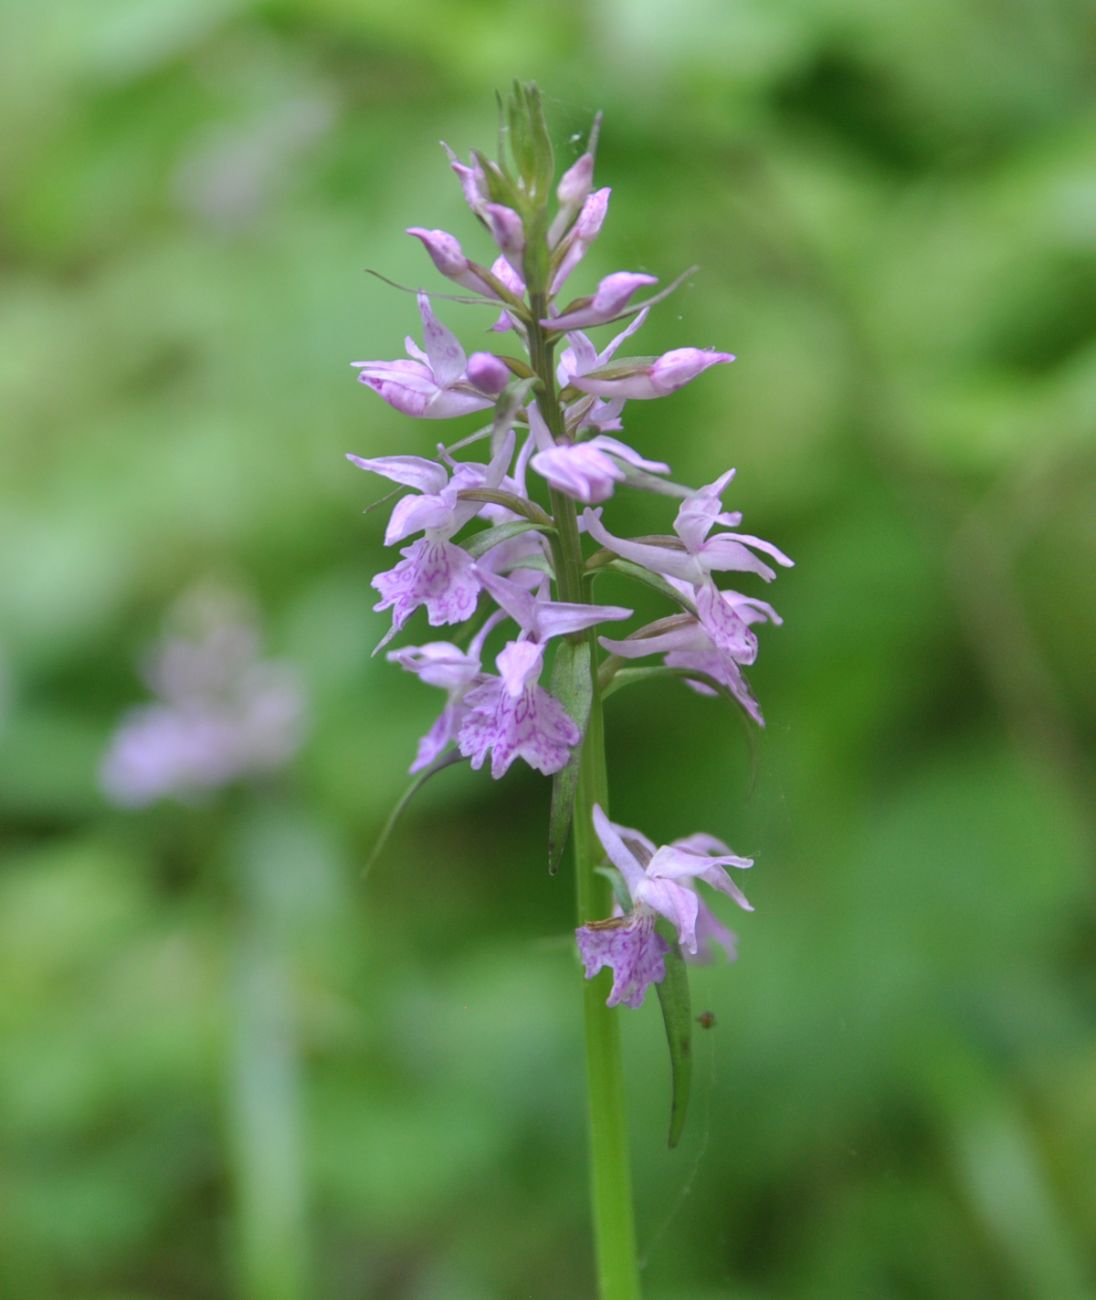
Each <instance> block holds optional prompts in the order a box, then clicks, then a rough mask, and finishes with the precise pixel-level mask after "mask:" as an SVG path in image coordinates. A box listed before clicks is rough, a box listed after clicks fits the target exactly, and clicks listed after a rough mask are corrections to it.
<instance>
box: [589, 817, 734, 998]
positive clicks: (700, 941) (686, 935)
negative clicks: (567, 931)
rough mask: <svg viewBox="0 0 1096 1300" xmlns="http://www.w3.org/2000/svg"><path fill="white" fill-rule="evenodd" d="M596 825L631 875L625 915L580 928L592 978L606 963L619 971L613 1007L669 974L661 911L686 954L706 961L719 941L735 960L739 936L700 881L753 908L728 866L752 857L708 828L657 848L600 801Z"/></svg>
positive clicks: (610, 851) (612, 853) (614, 859)
mask: <svg viewBox="0 0 1096 1300" xmlns="http://www.w3.org/2000/svg"><path fill="white" fill-rule="evenodd" d="M594 829H595V831H596V832H597V836H598V839H600V840H601V843H602V847H603V848H604V849H605V852H606V853H607V854H608V857H609V860H610V862H612V864H613V865H614V866H615V867H616V868H617V870H618V871H619V872H620V874H621V876H622V877H623V878H624V883H625V885H626V886H627V888H628V893H629V895H630V897H631V899H632V903H633V908H632V911H631V912H630V913H628V914H627V915H625V916H621V917H612V918H610V919H609V920H606V921H594V922H590V923H588V924H586V925H584V926H580V927H579V928H578V929H577V930H576V931H575V934H576V937H577V939H578V945H579V952H580V953H581V955H582V958H583V963H584V965H585V969H586V978H587V979H592V978H593V976H594V975H596V974H597V972H598V971H599V970H600V969H601V968H602V967H603V966H610V967H611V968H612V970H613V988H612V991H611V992H610V994H609V998H608V1004H609V1005H610V1006H615V1005H616V1004H617V1003H618V1002H622V1001H623V1002H625V1003H626V1004H627V1005H628V1006H631V1007H638V1006H639V1005H641V1003H642V1002H643V998H644V995H645V994H646V991H647V988H648V986H649V985H650V984H657V983H658V982H659V981H660V980H662V979H663V978H664V977H665V964H664V961H663V957H664V955H665V953H666V952H668V951H669V947H668V945H667V944H666V943H665V941H664V940H662V939H661V936H659V935H658V934H657V932H656V931H655V928H654V926H655V917H656V914H657V915H661V916H664V917H666V919H667V920H668V921H669V922H670V923H671V924H672V925H673V926H674V928H675V929H676V930H677V939H678V943H679V944H680V945H681V947H682V949H683V951H684V952H685V954H686V956H692V957H698V958H700V959H701V960H706V959H707V958H709V957H710V956H711V953H712V945H713V944H719V945H720V946H722V947H724V949H725V950H726V951H727V953H728V956H730V957H731V958H732V959H733V957H734V955H735V946H734V936H733V934H732V933H731V931H730V930H728V929H727V927H726V926H724V925H723V924H722V923H721V922H720V921H719V920H718V919H717V918H716V917H715V916H714V915H713V914H712V913H711V911H710V909H709V908H708V906H707V904H706V903H705V902H704V900H703V899H701V898H700V896H699V894H698V893H697V891H696V888H695V882H696V881H703V882H704V883H705V884H706V885H709V886H710V887H711V888H713V889H716V890H718V891H719V892H720V893H724V894H727V895H728V896H729V897H731V898H733V899H734V901H735V902H736V903H737V904H738V905H739V907H742V908H744V909H745V910H746V911H748V912H750V911H753V908H752V907H751V905H750V903H749V902H748V901H747V900H746V897H745V895H744V894H743V893H742V891H741V890H740V889H739V888H738V886H737V885H736V884H735V883H734V881H733V880H732V879H731V878H730V876H729V875H728V874H727V871H726V868H727V867H739V868H746V867H750V866H752V865H753V862H752V860H751V859H750V858H742V857H739V856H738V855H737V854H736V853H733V852H732V851H731V850H730V849H729V848H728V847H727V845H726V844H724V843H723V842H722V840H717V839H716V838H715V837H714V836H712V835H704V834H696V835H689V836H686V837H685V838H684V839H680V840H674V842H673V843H672V844H668V845H664V846H663V847H662V848H656V847H655V845H654V843H653V842H652V841H651V840H649V839H648V838H647V836H646V835H644V834H643V833H642V832H641V831H636V830H632V829H630V828H629V827H626V826H619V825H617V824H616V823H615V822H611V821H610V820H609V819H608V817H606V815H605V813H604V812H603V811H602V809H601V808H600V807H599V806H597V805H595V806H594Z"/></svg>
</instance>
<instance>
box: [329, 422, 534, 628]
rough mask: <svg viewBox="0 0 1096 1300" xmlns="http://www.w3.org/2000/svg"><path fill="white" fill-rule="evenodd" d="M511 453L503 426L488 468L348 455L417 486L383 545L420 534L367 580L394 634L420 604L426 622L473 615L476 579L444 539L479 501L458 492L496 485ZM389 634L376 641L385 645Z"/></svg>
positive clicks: (465, 557)
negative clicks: (386, 567)
mask: <svg viewBox="0 0 1096 1300" xmlns="http://www.w3.org/2000/svg"><path fill="white" fill-rule="evenodd" d="M513 455H514V433H513V430H509V431H508V432H507V434H506V436H505V437H504V438H503V440H502V442H501V444H500V446H499V450H498V452H497V453H496V455H495V456H494V457H493V458H492V460H491V462H490V463H489V464H487V465H480V464H462V465H457V466H456V467H455V468H454V469H453V472H452V476H450V474H449V471H448V470H447V469H446V468H445V466H444V465H439V464H438V463H437V462H436V461H432V460H426V459H424V458H423V457H421V456H378V457H374V458H373V459H366V458H364V457H362V456H354V455H352V454H349V453H348V455H347V459H348V460H350V461H351V462H352V463H353V464H354V465H356V466H357V467H358V468H359V469H364V470H367V471H369V472H370V473H373V474H381V475H383V477H385V478H387V479H391V480H392V481H393V482H395V483H401V484H404V485H406V486H407V487H413V488H418V489H419V491H418V492H417V493H413V494H412V495H410V496H405V497H403V498H401V499H400V500H399V501H397V503H396V506H395V508H394V509H393V511H392V515H391V518H390V519H389V521H388V528H387V530H386V532H385V538H384V540H385V545H386V546H393V545H395V543H397V542H401V541H403V540H404V539H405V538H407V537H410V536H411V535H412V534H413V533H417V532H422V533H424V534H425V535H424V536H423V537H422V538H421V540H419V541H418V542H415V543H414V544H413V545H411V546H409V547H406V548H405V549H403V550H401V551H400V554H401V555H402V556H403V557H404V558H403V559H402V560H401V561H400V563H399V564H397V565H396V566H395V568H392V569H389V570H387V571H386V572H384V573H378V574H377V576H376V577H375V578H374V579H373V583H372V585H373V586H374V587H376V589H377V590H378V591H379V592H380V594H381V599H380V600H379V601H378V602H377V604H376V605H374V606H373V608H374V609H375V610H378V611H381V610H385V609H389V608H390V609H391V610H392V628H391V631H390V633H389V636H391V635H392V633H394V632H397V631H399V629H400V628H401V627H403V625H404V623H406V622H407V620H408V619H409V618H410V617H411V615H412V614H413V613H414V612H415V610H416V609H418V608H419V606H420V605H425V606H426V612H427V617H428V619H429V622H430V625H431V626H432V627H441V626H442V625H443V624H446V623H461V622H463V621H464V620H465V619H466V618H471V616H472V614H473V613H474V611H475V608H476V601H477V599H478V597H479V592H480V582H479V579H478V578H477V577H476V572H475V564H474V562H473V560H472V557H471V556H470V555H469V554H468V552H467V551H465V550H463V549H462V548H461V547H459V546H457V545H455V544H454V543H453V542H451V541H450V538H451V537H452V536H453V534H454V533H456V532H458V531H459V530H460V529H461V528H463V527H464V525H465V524H466V523H468V522H469V520H471V519H473V518H474V517H475V516H476V515H477V514H478V513H479V512H480V511H481V510H482V509H483V506H482V503H480V502H477V501H462V500H461V499H460V493H461V492H463V491H467V490H471V489H475V488H484V487H488V488H491V487H497V486H498V484H499V483H500V482H501V480H502V478H503V476H504V475H505V473H506V470H507V468H508V467H509V464H510V461H511V460H512V459H513ZM387 639H388V638H387V637H386V638H385V640H384V641H382V642H381V645H382V646H383V645H384V644H385V642H386V641H387ZM377 649H378V650H379V649H380V646H378V647H377Z"/></svg>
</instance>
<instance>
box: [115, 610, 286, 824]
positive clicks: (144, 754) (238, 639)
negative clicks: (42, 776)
mask: <svg viewBox="0 0 1096 1300" xmlns="http://www.w3.org/2000/svg"><path fill="white" fill-rule="evenodd" d="M178 616H179V617H180V618H181V620H182V622H183V624H184V627H185V630H184V633H183V634H182V635H176V636H173V637H171V638H168V639H166V640H165V641H164V642H163V643H162V644H161V645H160V646H159V647H158V648H157V649H156V651H155V653H154V654H153V656H152V658H151V662H150V663H149V665H148V667H147V669H146V678H147V680H148V682H149V685H150V686H151V687H152V689H153V690H154V691H155V693H156V695H157V696H158V699H157V700H156V702H155V703H151V704H146V705H142V706H140V707H138V708H136V709H132V710H131V711H130V712H129V713H127V714H126V716H125V717H124V718H123V719H122V722H121V724H120V726H119V727H118V730H117V731H116V732H115V734H114V737H113V740H112V741H111V744H110V747H109V749H108V750H107V753H106V755H105V756H104V758H103V762H102V766H101V770H100V778H101V781H102V785H103V789H104V792H105V793H106V795H107V796H108V797H109V798H110V799H111V800H112V801H113V802H114V803H116V804H119V805H120V806H122V807H126V808H138V807H143V806H145V805H146V804H150V803H154V802H155V801H156V800H158V799H163V798H176V799H182V800H193V799H194V798H196V797H198V796H201V795H203V794H207V793H208V792H210V791H212V790H215V789H217V788H219V787H221V786H224V785H228V784H229V783H230V782H232V781H236V780H240V779H243V778H246V777H249V776H257V775H261V774H264V773H267V772H272V771H275V770H276V769H278V768H279V767H282V766H284V765H285V764H286V763H287V762H288V761H289V760H290V759H291V758H292V756H293V755H294V753H295V752H296V751H297V749H298V748H299V746H300V744H301V742H302V740H303V738H304V730H305V713H306V710H305V699H304V695H303V692H302V690H301V687H300V684H299V682H298V681H297V678H296V675H295V674H294V673H293V671H292V670H291V669H290V667H289V666H288V665H287V664H284V663H279V662H276V661H270V660H262V659H260V658H259V645H258V637H257V634H256V629H255V627H254V625H253V624H252V623H251V622H250V621H249V619H248V616H247V614H246V612H245V610H244V609H243V608H242V606H241V605H240V604H239V603H238V602H236V601H234V600H231V599H226V598H225V597H224V594H223V593H220V592H214V591H210V590H201V591H198V592H196V593H192V594H190V595H189V596H188V597H186V598H185V599H184V600H183V601H181V602H180V604H179V607H178Z"/></svg>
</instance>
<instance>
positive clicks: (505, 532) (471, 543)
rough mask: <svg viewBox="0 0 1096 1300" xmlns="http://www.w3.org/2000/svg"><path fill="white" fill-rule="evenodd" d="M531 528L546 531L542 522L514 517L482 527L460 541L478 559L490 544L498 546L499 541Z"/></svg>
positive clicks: (507, 539) (490, 546) (506, 540)
mask: <svg viewBox="0 0 1096 1300" xmlns="http://www.w3.org/2000/svg"><path fill="white" fill-rule="evenodd" d="M533 529H536V530H538V531H540V532H546V531H548V530H547V528H546V527H545V525H544V524H535V523H533V521H532V520H531V519H514V520H511V521H510V522H509V523H506V524H496V525H495V527H493V528H485V529H483V531H482V532H479V533H476V534H475V535H474V536H473V537H470V538H468V540H467V541H463V542H461V546H462V547H463V549H464V550H466V551H467V552H468V554H469V555H471V556H472V557H473V558H474V559H479V557H480V556H481V555H484V554H486V552H487V551H489V550H490V549H491V548H492V546H498V545H499V543H500V542H508V541H509V540H510V539H511V537H520V536H521V534H522V533H528V532H530V531H531V530H533Z"/></svg>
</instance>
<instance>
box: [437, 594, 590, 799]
mask: <svg viewBox="0 0 1096 1300" xmlns="http://www.w3.org/2000/svg"><path fill="white" fill-rule="evenodd" d="M485 585H486V584H485ZM495 664H496V666H497V668H498V670H499V675H498V676H497V677H487V678H486V679H485V680H483V681H482V682H481V683H480V684H479V685H478V686H475V687H474V688H473V689H472V690H470V691H468V693H467V694H466V695H465V697H464V704H465V708H466V712H465V715H464V720H463V722H462V723H461V727H460V735H459V736H458V744H459V745H460V752H461V753H462V754H464V755H465V756H466V757H468V758H471V760H472V766H473V768H476V769H478V768H480V767H482V766H483V762H484V759H485V758H486V757H487V754H488V752H490V754H491V775H492V776H493V777H494V778H495V780H496V781H497V780H498V779H499V778H500V777H501V776H503V775H504V774H505V773H506V771H507V770H508V769H509V767H510V765H511V763H513V761H514V759H515V758H523V759H524V760H525V761H526V762H527V763H528V764H529V766H530V767H532V768H535V769H536V770H537V771H538V772H543V773H544V774H545V775H551V773H553V772H558V771H559V770H560V768H562V767H564V766H566V763H567V760H568V759H569V758H570V757H571V750H572V749H573V748H574V746H575V745H577V744H578V742H579V741H580V740H581V739H582V734H581V732H580V731H579V729H578V727H577V726H576V725H575V723H574V721H573V719H572V718H571V717H570V715H569V714H568V713H567V710H566V709H565V708H564V707H563V705H562V704H560V702H559V700H557V699H556V697H555V696H554V695H551V694H549V692H548V691H546V690H545V689H544V688H543V687H542V686H539V685H537V682H538V680H539V678H540V673H541V669H542V668H543V666H544V646H543V645H540V644H538V643H536V642H534V641H511V642H509V643H508V644H507V645H506V646H505V647H504V648H503V649H502V650H500V651H499V654H498V656H497V658H496V659H495Z"/></svg>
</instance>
